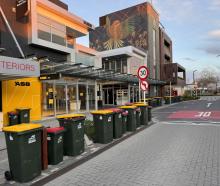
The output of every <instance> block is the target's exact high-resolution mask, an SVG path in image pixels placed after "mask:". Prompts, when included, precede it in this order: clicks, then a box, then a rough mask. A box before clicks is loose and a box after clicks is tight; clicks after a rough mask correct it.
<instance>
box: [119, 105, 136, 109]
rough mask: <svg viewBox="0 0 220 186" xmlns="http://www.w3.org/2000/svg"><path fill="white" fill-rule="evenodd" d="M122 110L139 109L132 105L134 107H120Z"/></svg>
mask: <svg viewBox="0 0 220 186" xmlns="http://www.w3.org/2000/svg"><path fill="white" fill-rule="evenodd" d="M120 108H121V109H136V108H137V107H136V106H134V105H132V106H126V105H125V106H121V107H120Z"/></svg>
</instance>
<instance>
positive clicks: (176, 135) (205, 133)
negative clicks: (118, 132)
mask: <svg viewBox="0 0 220 186" xmlns="http://www.w3.org/2000/svg"><path fill="white" fill-rule="evenodd" d="M202 102H203V101H197V102H195V104H194V106H195V107H198V108H199V109H201V110H203V109H204V108H205V107H204V103H202ZM205 102H208V101H206V100H205ZM180 105H182V106H183V107H186V106H188V108H185V109H186V110H188V109H189V106H190V102H189V103H181V104H180ZM180 105H175V106H172V108H169V109H168V108H164V109H159V110H156V111H155V117H156V119H157V121H158V122H157V123H156V124H155V125H153V126H151V127H149V128H148V129H146V130H144V131H142V132H141V133H139V134H137V135H135V136H133V137H131V138H129V139H128V140H126V141H123V142H122V143H120V144H118V145H117V146H115V147H113V148H111V149H109V150H108V151H105V152H104V153H102V154H100V155H99V156H97V157H95V158H94V159H92V160H90V161H88V162H86V163H84V164H83V165H81V166H79V167H77V168H75V169H73V170H72V171H70V172H68V173H66V174H64V175H62V176H60V177H59V178H57V179H55V180H53V181H51V182H50V183H48V184H47V185H51V186H52V185H63V186H64V185H74V186H89V185H91V186H102V185H103V186H104V185H105V186H108V185H109V186H114V185H115V186H116V185H119V186H123V185H125V186H135V185H143V186H148V185H158V186H194V185H195V186H200V185H201V186H206V185H209V186H210V185H212V186H217V185H220V180H219V179H220V169H219V168H220V167H219V166H220V125H218V124H217V123H210V121H211V120H210V121H209V120H208V121H206V122H205V121H204V120H201V119H196V121H197V122H199V121H201V122H202V123H201V125H200V124H199V123H194V119H193V121H189V120H187V123H184V122H182V120H180V121H181V122H178V119H177V121H176V122H175V121H173V120H170V119H169V116H170V114H172V113H173V112H176V111H179V110H180V111H181V109H182V108H181V107H182V106H180ZM199 105H200V106H199ZM219 107H220V105H219V106H216V107H214V109H215V110H218V109H219V110H220V108H219ZM176 108H177V109H176ZM191 108H192V110H194V109H195V108H194V107H192V106H191ZM205 109H206V108H205ZM167 110H168V111H167ZM204 111H205V110H204ZM159 112H164V114H163V116H162V117H161V114H160V113H159ZM165 112H166V114H165ZM159 116H160V117H159ZM160 119H161V120H160Z"/></svg>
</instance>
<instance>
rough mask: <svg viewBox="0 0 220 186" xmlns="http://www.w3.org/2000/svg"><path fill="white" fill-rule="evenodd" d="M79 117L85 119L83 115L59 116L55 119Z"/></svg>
mask: <svg viewBox="0 0 220 186" xmlns="http://www.w3.org/2000/svg"><path fill="white" fill-rule="evenodd" d="M80 117H84V118H85V117H86V116H85V115H84V114H65V115H61V116H57V119H69V118H80Z"/></svg>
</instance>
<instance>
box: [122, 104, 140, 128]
mask: <svg viewBox="0 0 220 186" xmlns="http://www.w3.org/2000/svg"><path fill="white" fill-rule="evenodd" d="M120 108H121V109H124V110H125V111H127V112H128V122H127V131H136V128H137V127H136V123H137V119H136V108H137V107H136V106H121V107H120Z"/></svg>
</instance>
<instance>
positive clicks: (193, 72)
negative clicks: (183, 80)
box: [193, 70, 197, 84]
mask: <svg viewBox="0 0 220 186" xmlns="http://www.w3.org/2000/svg"><path fill="white" fill-rule="evenodd" d="M196 71H197V70H194V71H193V84H195V72H196Z"/></svg>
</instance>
